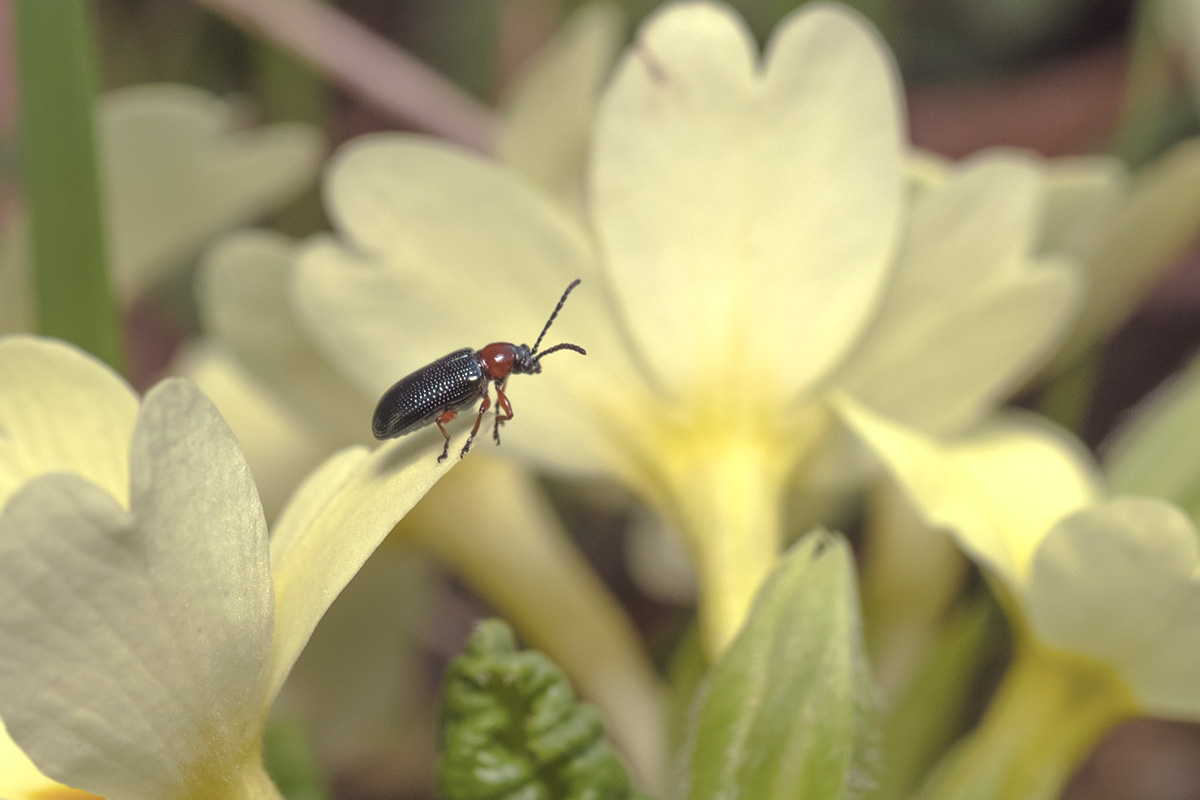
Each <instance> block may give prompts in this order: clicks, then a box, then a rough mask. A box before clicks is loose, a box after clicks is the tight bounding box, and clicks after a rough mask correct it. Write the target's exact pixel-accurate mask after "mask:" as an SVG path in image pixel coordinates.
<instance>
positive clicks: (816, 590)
mask: <svg viewBox="0 0 1200 800" xmlns="http://www.w3.org/2000/svg"><path fill="white" fill-rule="evenodd" d="M870 691H871V689H870V685H869V679H868V676H867V666H866V658H865V656H864V653H863V645H862V637H861V631H860V614H859V608H858V592H857V588H856V586H855V582H854V566H853V558H852V556H851V554H850V548H849V546H848V545H847V544H846V542H845V540H844V539H842V538H841V537H840V536H837V535H835V534H830V533H828V532H826V531H823V530H817V531H815V532H813V533H810V534H809V535H807V536H806V537H804V538H803V539H801V540H800V541H799V542H798V543H797V544H796V545H795V546H793V547H792V549H791V550H790V552H789V553H788V554H787V555H785V556H784V558H783V560H782V561H781V562H780V564H779V566H777V567H776V568H775V571H774V572H773V573H772V574H771V576H770V578H769V579H768V580H767V582H766V583H765V584H764V586H763V588H762V589H761V590H760V591H759V594H758V597H757V599H756V600H755V603H754V608H753V610H752V611H751V613H750V616H749V618H748V619H747V620H746V624H745V626H744V627H743V628H742V631H741V633H739V634H738V637H737V639H735V640H734V642H733V644H732V645H731V646H730V648H729V650H728V651H727V652H726V653H725V655H724V656H723V657H722V658H721V660H720V661H719V662H718V663H717V664H716V666H715V667H714V668H713V670H712V672H711V674H710V676H709V679H708V685H707V687H706V688H705V689H704V690H702V691H701V694H700V696H699V697H698V699H697V705H696V707H695V708H694V709H693V722H692V725H693V729H692V733H691V742H692V743H691V745H690V747H688V748H687V749H686V758H687V761H686V770H685V776H686V780H687V785H686V787H685V789H686V790H685V791H684V792H682V793H681V796H684V797H687V798H688V799H689V800H706V799H707V798H731V797H738V798H754V800H783V798H804V800H821V799H822V798H841V797H846V796H849V795H850V794H852V793H853V790H854V789H855V784H856V783H857V782H858V775H857V768H858V765H859V762H860V760H861V755H862V751H863V749H864V744H865V743H864V734H865V733H866V727H867V720H866V716H867V713H866V712H867V708H866V706H867V704H868V699H869V695H870Z"/></svg>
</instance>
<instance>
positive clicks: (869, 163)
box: [294, 2, 1078, 652]
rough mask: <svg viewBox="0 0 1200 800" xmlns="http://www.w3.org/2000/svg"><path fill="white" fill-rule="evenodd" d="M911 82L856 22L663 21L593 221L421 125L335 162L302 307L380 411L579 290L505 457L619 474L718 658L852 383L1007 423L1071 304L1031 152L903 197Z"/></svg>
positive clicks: (920, 417) (812, 18) (1068, 278)
mask: <svg viewBox="0 0 1200 800" xmlns="http://www.w3.org/2000/svg"><path fill="white" fill-rule="evenodd" d="M903 128H904V121H903V114H902V110H901V107H900V94H899V90H898V86H897V78H896V73H895V69H894V67H893V65H892V63H891V60H890V57H889V55H888V53H887V52H886V50H885V49H884V47H883V46H882V44H881V43H880V42H879V40H878V37H877V36H876V35H875V34H874V33H873V32H872V31H871V30H870V29H869V28H868V27H867V26H866V25H865V23H863V22H862V21H861V19H860V18H858V17H857V16H855V15H854V14H853V13H851V12H848V11H846V10H845V9H842V8H840V7H837V6H831V5H824V4H818V5H814V6H811V7H806V8H804V9H801V10H800V11H798V12H796V13H795V14H793V15H792V16H790V17H789V18H788V19H786V20H785V21H784V22H783V23H782V24H781V25H780V26H779V28H778V29H777V31H776V32H775V34H774V36H773V37H772V39H771V41H770V43H769V44H768V46H767V50H766V54H765V56H764V57H763V58H762V60H761V62H760V61H759V59H758V57H757V55H756V53H755V47H754V43H753V38H752V36H751V35H750V33H749V32H748V31H747V30H746V28H745V26H744V24H743V23H742V21H741V20H740V19H739V18H737V16H736V15H735V14H734V13H733V12H732V11H730V10H729V9H728V8H726V7H725V6H721V5H717V4H713V3H696V2H693V3H681V4H676V5H672V6H668V7H667V8H665V9H664V10H661V11H660V12H658V13H657V14H655V15H654V16H653V17H651V18H650V19H649V20H648V21H647V22H646V23H645V25H644V26H643V28H642V29H641V31H640V33H639V34H638V36H637V38H636V40H635V42H634V44H633V45H632V47H631V48H630V49H629V50H628V51H627V52H626V53H625V55H624V56H623V57H622V58H621V59H620V61H619V64H618V66H617V68H616V71H615V75H614V77H613V79H612V81H611V83H610V84H609V86H608V88H607V89H606V90H605V92H604V93H603V95H602V97H601V99H600V103H599V108H598V112H597V118H596V122H595V124H594V127H593V129H592V135H591V158H590V164H589V168H588V180H587V185H588V194H587V202H586V204H585V206H586V212H585V213H586V215H587V218H586V223H587V224H586V225H581V224H580V222H579V220H578V217H577V216H576V214H577V213H578V212H577V210H575V209H574V208H570V209H568V208H565V207H563V206H561V205H558V204H556V203H554V202H553V201H552V199H550V198H548V197H547V196H546V195H544V194H542V193H541V192H540V191H539V190H537V189H535V188H534V187H532V186H530V185H529V184H527V183H525V182H524V181H523V180H522V179H521V178H519V177H517V176H515V175H514V174H512V173H511V172H509V171H507V170H505V169H503V168H502V167H500V166H498V165H495V164H492V163H489V162H486V161H482V160H480V159H478V158H475V157H473V156H470V155H468V154H465V153H462V152H459V151H457V150H454V149H452V148H450V147H447V146H444V145H441V144H438V143H434V142H431V141H428V140H423V139H420V138H418V137H412V136H375V137H369V138H366V139H362V140H359V141H357V142H354V143H352V144H350V145H349V146H348V147H346V148H345V149H343V150H342V151H341V152H340V154H338V156H336V158H335V160H334V163H333V165H332V167H331V169H330V172H329V175H328V178H327V182H326V193H327V204H328V207H329V213H330V216H331V218H332V219H333V221H334V223H335V225H336V227H337V230H338V234H339V236H338V237H337V238H334V237H321V238H319V239H317V240H314V241H311V242H309V243H307V244H306V245H305V246H304V248H303V249H302V251H301V253H300V255H299V257H298V270H297V280H296V285H295V294H294V297H295V300H296V304H297V308H298V313H299V315H300V316H301V319H302V321H303V322H304V323H305V324H306V327H307V328H308V329H309V330H310V331H311V333H312V335H313V336H314V338H315V340H316V341H317V343H318V345H319V346H320V347H321V348H322V349H323V350H324V351H325V352H326V353H328V354H329V356H330V357H331V359H332V360H333V361H334V362H335V363H336V364H337V365H338V367H339V368H340V369H341V370H342V371H343V372H344V373H345V374H346V375H347V377H349V378H350V380H351V381H352V382H354V383H355V384H356V385H357V386H358V387H360V389H361V390H362V391H363V392H364V393H365V394H366V395H367V396H369V397H378V396H379V395H380V394H381V393H382V392H383V391H384V390H385V389H386V388H387V387H388V386H389V385H390V384H391V383H392V382H394V381H395V380H396V379H398V378H399V377H401V376H403V375H405V374H407V373H408V372H410V371H412V370H413V369H415V368H417V367H419V366H422V365H423V364H425V363H427V362H429V361H430V360H432V359H433V358H436V357H438V356H439V355H441V354H443V353H447V352H450V351H452V350H454V349H457V348H459V347H463V346H471V347H476V348H478V347H480V346H482V345H483V344H486V343H488V342H491V341H496V340H506V339H507V340H511V341H514V342H521V341H529V340H531V339H532V337H534V336H536V335H537V332H538V331H539V330H540V329H541V327H542V324H543V323H544V321H545V319H546V317H547V315H548V313H549V311H550V309H551V308H552V306H553V303H554V301H555V300H556V299H557V297H558V295H559V293H560V292H561V291H562V287H564V286H565V285H566V284H567V283H568V282H569V281H570V280H572V279H574V278H582V279H583V285H582V286H581V287H580V288H579V289H577V290H576V291H575V293H574V294H573V295H572V296H571V299H570V301H569V302H568V304H567V306H566V308H564V310H563V312H562V313H561V314H560V315H559V317H558V319H557V321H556V322H555V325H554V327H553V328H552V329H551V332H550V335H549V337H548V339H547V343H548V344H554V343H557V342H560V341H568V342H574V343H576V344H579V345H581V346H583V347H585V348H586V349H587V351H588V356H587V357H586V358H581V357H579V356H575V355H572V354H570V353H564V354H556V355H554V356H553V357H552V358H551V359H547V361H546V362H544V364H543V367H544V372H543V373H542V374H541V375H539V376H536V377H530V378H525V379H521V378H518V379H515V380H513V381H512V383H511V385H510V386H509V394H510V399H511V400H512V403H513V408H514V410H515V413H516V419H515V420H514V421H513V422H512V423H511V424H510V425H508V426H507V427H506V428H505V431H504V446H505V448H506V449H507V450H508V451H510V452H514V453H519V454H521V455H522V456H524V457H525V458H527V459H528V460H530V461H531V462H532V463H535V464H539V465H542V466H545V467H550V468H554V469H559V470H567V471H570V472H574V473H577V474H591V475H596V474H606V473H607V474H611V475H615V476H617V477H619V478H620V479H621V480H623V481H624V482H625V483H626V484H627V485H629V486H630V487H632V488H633V489H634V490H635V491H636V492H638V493H639V494H640V495H641V496H642V497H644V498H646V499H647V500H649V501H650V502H651V504H652V505H653V506H655V507H656V508H657V509H658V510H659V511H660V512H661V513H662V514H663V515H664V516H665V517H666V518H667V519H668V520H669V521H670V522H671V523H673V526H674V527H675V528H676V529H678V530H680V531H682V532H683V535H684V538H685V539H686V543H687V545H688V547H689V549H690V552H691V555H692V557H693V560H694V561H695V563H696V564H697V568H698V573H699V576H700V585H701V600H700V603H701V616H702V621H703V627H704V631H705V638H706V641H707V643H708V646H709V648H710V650H711V651H713V652H716V651H719V650H720V649H721V648H722V647H723V646H724V645H725V644H726V643H727V642H728V641H729V639H730V637H731V636H732V635H733V634H734V632H736V630H737V628H738V626H739V625H740V624H741V622H742V619H743V618H744V616H745V613H746V610H747V607H748V604H749V602H750V600H751V598H752V597H753V595H754V592H755V591H756V590H757V588H758V586H759V584H760V583H761V580H762V578H763V576H764V575H765V574H766V572H767V571H768V570H769V569H770V567H771V566H772V565H773V564H774V562H775V560H776V558H777V557H778V553H779V550H780V547H781V544H782V539H783V532H782V527H783V508H782V506H783V495H784V494H785V492H786V491H787V488H788V486H789V485H790V481H791V479H792V476H793V475H794V474H795V473H796V471H797V470H799V469H801V468H802V467H803V465H804V464H805V463H806V462H807V461H808V460H809V459H810V458H811V457H812V455H813V453H814V452H815V451H816V450H817V449H818V448H819V445H820V443H821V442H822V440H823V438H824V437H825V435H826V434H827V432H828V431H829V429H830V427H831V424H832V423H831V420H832V415H830V414H829V413H828V410H827V407H826V404H825V402H824V399H823V398H824V394H825V391H826V390H827V388H828V387H829V386H831V385H835V384H836V385H841V386H844V387H846V388H847V389H848V390H849V391H852V392H853V393H854V394H855V396H859V397H862V398H863V399H864V400H866V401H867V402H870V403H872V404H873V405H877V406H879V407H881V408H883V409H885V410H887V411H888V412H889V413H894V414H895V415H897V416H899V417H901V418H903V419H906V420H908V421H910V422H911V423H912V424H921V425H934V426H940V425H950V424H966V423H967V422H969V421H972V420H974V419H977V418H978V417H980V416H982V415H983V414H984V413H985V412H986V411H987V410H988V409H990V407H991V405H993V404H994V403H995V402H996V399H997V398H998V397H1002V396H1004V394H1005V393H1007V392H1008V391H1010V390H1011V389H1012V387H1013V386H1014V385H1015V384H1016V383H1017V382H1019V381H1020V380H1021V379H1022V378H1023V377H1024V376H1026V375H1027V374H1028V373H1029V371H1030V370H1031V369H1032V368H1033V367H1034V366H1035V365H1036V364H1037V362H1038V361H1039V360H1040V359H1041V358H1043V355H1044V353H1045V351H1046V349H1047V348H1048V347H1049V345H1050V343H1052V342H1053V341H1054V339H1055V338H1056V337H1057V336H1058V334H1059V333H1060V332H1061V330H1062V329H1063V327H1064V326H1065V324H1066V320H1067V318H1068V316H1069V314H1070V312H1071V310H1072V308H1073V306H1074V304H1075V299H1076V297H1077V294H1078V287H1077V285H1076V281H1075V280H1074V276H1073V274H1072V273H1071V271H1070V269H1069V265H1068V264H1067V263H1066V262H1065V261H1062V260H1057V259H1052V258H1040V257H1038V256H1037V255H1036V254H1035V253H1034V251H1033V247H1034V244H1035V240H1036V230H1037V225H1038V221H1039V216H1040V208H1041V202H1042V201H1041V192H1042V187H1041V176H1040V171H1039V168H1038V166H1037V164H1036V163H1035V162H1033V161H1032V160H1030V159H1028V158H1025V157H1023V156H1020V155H1017V154H1010V153H1002V154H995V155H992V156H989V157H987V158H982V159H979V160H977V161H974V162H970V163H968V164H966V165H964V166H962V167H958V168H955V169H953V170H951V172H950V174H949V175H948V177H947V179H946V180H945V181H944V182H941V183H939V184H938V185H936V186H931V187H929V188H928V189H927V190H923V191H921V192H912V193H910V192H909V191H908V186H907V178H906V173H905V146H904V141H903Z"/></svg>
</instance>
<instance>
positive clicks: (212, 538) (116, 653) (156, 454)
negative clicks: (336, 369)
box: [0, 337, 446, 800]
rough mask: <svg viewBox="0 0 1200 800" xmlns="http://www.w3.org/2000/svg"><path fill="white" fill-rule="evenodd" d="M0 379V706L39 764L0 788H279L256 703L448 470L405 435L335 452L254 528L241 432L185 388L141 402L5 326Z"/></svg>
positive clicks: (60, 350) (147, 791)
mask: <svg viewBox="0 0 1200 800" xmlns="http://www.w3.org/2000/svg"><path fill="white" fill-rule="evenodd" d="M0 384H2V385H3V386H4V392H3V393H0V428H2V429H3V430H4V432H5V437H4V439H3V440H2V441H0V506H3V511H2V512H0V642H3V647H0V718H2V719H3V721H4V725H5V727H6V728H7V731H8V734H9V735H10V736H11V737H12V739H13V740H14V741H15V742H16V744H17V745H18V746H19V747H20V748H21V750H22V751H24V753H25V754H26V755H27V756H28V758H29V760H31V761H32V763H33V764H34V765H36V769H37V770H38V771H40V773H41V774H43V775H44V776H46V780H45V781H44V785H42V786H31V785H30V784H31V782H32V780H31V778H30V768H29V766H28V765H27V764H26V765H25V766H23V767H22V768H21V769H19V770H14V771H13V772H12V773H9V772H8V771H6V772H5V773H4V774H3V775H0V795H3V796H4V797H7V798H11V799H12V800H19V798H33V797H42V796H47V794H46V793H47V792H50V791H51V790H59V789H61V787H62V786H63V785H65V786H73V787H77V788H78V789H80V790H85V791H88V792H92V793H93V794H97V795H100V796H105V797H113V798H115V797H121V798H166V797H171V798H188V797H193V798H201V797H203V798H257V797H262V798H271V797H275V798H277V797H279V796H280V795H279V792H278V791H277V790H276V789H275V787H274V785H273V784H272V783H271V781H270V779H269V778H268V777H267V775H266V773H265V771H264V770H263V766H262V762H261V755H260V754H261V738H262V733H263V727H264V725H265V722H266V718H267V712H268V710H269V708H270V706H271V703H272V701H273V700H274V698H275V696H276V694H277V693H278V691H279V688H280V686H281V684H282V683H283V680H284V678H285V676H286V675H287V674H288V671H289V670H290V669H291V666H292V664H293V663H294V661H295V660H296V657H297V656H298V655H299V653H300V650H301V649H302V648H303V646H304V644H305V642H306V641H307V640H308V637H309V635H310V634H311V633H312V630H313V628H314V626H315V625H316V624H317V621H318V620H319V619H320V617H321V615H322V614H323V613H324V612H325V610H326V609H327V608H328V606H329V604H330V603H331V602H332V601H333V599H334V597H336V596H337V594H338V593H339V592H340V591H341V589H342V588H343V587H344V586H345V585H346V583H347V582H348V581H349V580H350V579H351V577H353V575H354V574H355V572H357V570H358V568H359V567H360V566H361V565H362V563H363V561H365V560H366V558H367V556H368V555H370V553H371V552H372V551H373V550H374V549H375V547H376V546H377V545H378V544H379V542H381V541H382V540H383V538H384V537H385V536H386V535H387V533H388V532H389V531H390V530H391V529H392V527H393V526H394V525H395V524H396V522H397V521H398V520H399V519H400V517H402V516H403V515H404V513H405V512H407V510H408V509H409V508H411V507H412V505H413V504H414V503H416V501H417V500H418V499H419V498H420V497H421V495H422V494H424V493H425V491H426V490H427V489H428V488H429V487H430V486H431V485H432V484H433V483H434V481H436V480H437V478H438V477H440V476H441V475H442V474H443V473H444V472H445V471H446V466H444V465H443V466H438V465H437V464H436V461H435V460H434V456H435V455H436V454H435V453H433V451H431V450H430V449H429V448H428V447H424V446H419V443H417V442H411V443H408V444H407V446H404V445H401V446H400V447H397V446H387V447H383V448H380V449H379V450H377V451H376V452H375V453H374V454H370V455H368V453H367V452H366V451H365V450H363V449H362V448H351V449H347V450H344V451H342V452H340V453H338V454H337V455H335V456H333V457H332V458H331V459H329V460H328V461H326V462H325V463H324V464H323V465H322V466H321V467H319V468H318V469H317V471H316V472H315V473H314V474H313V475H312V476H311V478H310V479H309V480H308V481H306V482H305V483H304V484H303V485H302V486H301V487H300V488H299V489H298V491H297V492H296V494H295V496H294V498H293V500H292V502H291V503H290V504H289V505H288V506H287V508H285V509H284V511H283V512H282V515H281V516H280V519H279V521H278V524H277V525H276V526H275V530H274V533H273V535H272V537H271V539H270V542H269V544H268V539H267V526H266V522H265V520H264V518H263V514H262V507H261V505H260V503H259V500H258V495H257V493H256V491H255V488H254V484H253V481H252V479H251V476H250V473H249V470H248V469H247V467H246V463H245V459H244V457H243V455H242V452H241V449H240V448H239V446H238V443H237V441H236V439H235V438H234V437H233V434H232V433H231V432H230V430H229V428H228V427H227V426H226V425H225V423H224V422H223V420H222V419H221V417H220V415H219V414H218V413H217V411H216V409H215V408H214V407H213V406H212V404H211V403H210V402H209V401H208V400H207V399H206V398H205V397H204V396H203V395H202V394H201V393H200V392H199V391H198V390H197V389H196V388H195V387H194V386H193V385H191V384H190V383H188V382H186V381H182V380H178V379H172V380H168V381H165V382H163V383H161V384H159V385H158V386H157V387H155V388H154V389H152V390H151V391H150V392H149V394H147V396H146V398H145V400H144V401H143V402H142V403H141V405H140V408H139V404H138V400H137V397H136V395H135V394H134V393H133V392H132V391H131V390H130V389H129V388H128V386H126V385H125V384H124V383H123V382H122V381H121V379H120V378H119V377H117V376H116V375H115V374H114V373H112V372H111V371H110V370H109V369H108V368H107V367H105V366H103V365H102V364H100V363H99V362H97V361H95V360H94V359H92V358H91V357H89V356H86V355H84V354H82V353H80V352H79V351H77V350H75V349H73V348H71V347H68V346H66V345H63V344H60V343H57V342H53V341H49V340H41V339H35V338H32V337H9V338H6V339H2V340H0ZM426 456H428V457H426ZM3 758H4V759H6V760H12V759H14V758H15V756H14V755H13V753H12V752H11V750H10V751H9V752H7V753H5V754H4V756H3ZM9 781H17V783H16V784H15V785H13V784H10V783H6V782H9ZM53 782H58V783H57V784H55V783H53Z"/></svg>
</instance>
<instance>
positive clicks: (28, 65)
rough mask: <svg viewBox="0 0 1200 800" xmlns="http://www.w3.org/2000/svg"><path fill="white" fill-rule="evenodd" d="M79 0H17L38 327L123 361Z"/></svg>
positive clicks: (88, 46) (84, 15)
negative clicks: (109, 269)
mask: <svg viewBox="0 0 1200 800" xmlns="http://www.w3.org/2000/svg"><path fill="white" fill-rule="evenodd" d="M89 5H90V4H89V3H86V2H84V0H18V2H17V4H16V7H15V13H14V16H13V18H14V21H15V22H16V39H17V72H18V77H19V85H20V92H21V159H22V167H23V171H24V183H25V186H24V188H25V198H26V201H27V203H28V206H29V210H30V219H31V224H30V239H31V245H32V247H31V249H32V251H33V258H34V264H35V272H34V276H35V277H34V284H35V286H36V292H37V308H38V319H39V325H40V331H41V332H42V333H44V334H46V335H47V336H54V337H57V338H59V339H64V340H66V341H68V342H72V343H73V344H77V345H79V346H80V347H82V348H83V349H85V350H87V351H88V352H90V353H92V354H93V355H96V356H97V357H99V358H100V359H102V360H104V361H105V362H107V363H108V364H109V365H111V366H113V367H115V368H117V369H118V370H120V369H121V367H122V363H123V361H124V353H123V345H122V336H121V328H120V319H119V315H118V313H117V310H116V306H115V304H114V302H113V295H112V291H111V288H110V286H109V282H108V269H107V263H108V250H107V242H106V237H105V232H104V218H105V217H104V207H103V202H102V199H101V191H100V176H99V168H98V166H97V156H96V141H95V130H94V128H95V97H96V76H95V64H94V62H95V48H94V47H93V43H92V37H91V30H90V24H89V20H88V7H89Z"/></svg>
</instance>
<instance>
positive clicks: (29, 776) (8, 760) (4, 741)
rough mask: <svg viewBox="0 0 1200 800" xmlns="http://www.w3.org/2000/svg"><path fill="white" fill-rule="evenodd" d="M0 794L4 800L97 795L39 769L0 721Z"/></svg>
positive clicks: (82, 799) (88, 799) (84, 799)
mask: <svg viewBox="0 0 1200 800" xmlns="http://www.w3.org/2000/svg"><path fill="white" fill-rule="evenodd" d="M0 797H3V798H4V799H5V800H94V798H95V797H96V796H95V795H93V794H89V793H88V792H84V791H81V790H79V789H71V788H70V787H67V786H63V785H62V784H61V783H59V782H57V781H52V780H50V779H49V778H47V777H46V776H45V775H43V774H42V773H41V772H39V771H38V768H37V767H35V766H34V765H33V762H32V761H30V760H29V756H27V755H25V753H24V752H22V750H21V748H19V747H17V743H16V742H14V741H13V740H12V737H10V736H9V735H8V731H7V730H6V729H5V727H4V724H3V723H0Z"/></svg>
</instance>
